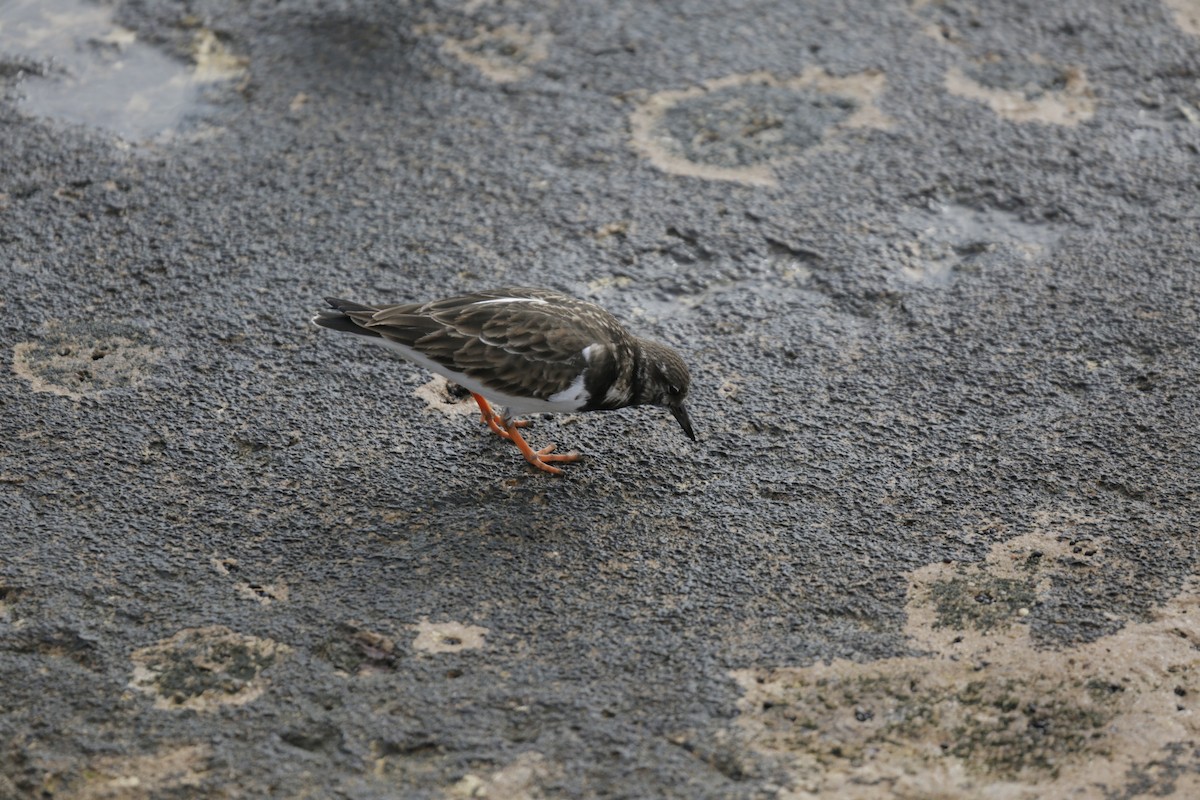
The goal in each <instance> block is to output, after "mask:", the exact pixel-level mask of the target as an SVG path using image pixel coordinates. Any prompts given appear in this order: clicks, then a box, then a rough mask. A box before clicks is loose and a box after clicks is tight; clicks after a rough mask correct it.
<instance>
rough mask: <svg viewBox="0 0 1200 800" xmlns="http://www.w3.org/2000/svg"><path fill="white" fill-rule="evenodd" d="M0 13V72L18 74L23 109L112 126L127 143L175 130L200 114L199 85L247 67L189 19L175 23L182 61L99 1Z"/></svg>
mask: <svg viewBox="0 0 1200 800" xmlns="http://www.w3.org/2000/svg"><path fill="white" fill-rule="evenodd" d="M0 16H3V19H4V24H3V25H2V26H0V53H3V54H5V55H4V57H3V58H4V60H3V61H2V62H0V77H2V76H3V75H5V74H11V75H13V76H15V77H18V78H20V79H21V83H20V86H19V89H20V94H21V100H20V106H21V107H22V108H24V109H25V110H26V111H28V112H29V113H30V114H33V115H35V116H39V117H46V118H51V119H57V120H62V121H64V122H68V123H75V124H85V125H92V126H95V127H99V128H105V129H108V130H112V131H114V132H115V133H117V134H118V135H120V136H121V137H123V138H125V139H127V140H129V141H135V142H136V141H143V140H147V139H153V138H155V137H157V136H161V135H166V134H170V133H172V132H174V131H176V130H177V129H179V128H180V127H181V126H182V125H183V124H185V122H186V120H187V119H188V118H189V117H192V116H197V115H202V114H203V113H204V111H205V109H206V106H207V102H206V98H205V95H204V92H205V89H206V87H209V86H212V85H214V84H221V83H229V82H232V81H235V80H237V79H238V78H240V77H242V76H243V75H244V74H245V72H246V66H247V61H246V59H245V58H242V57H240V56H237V55H234V54H233V53H231V52H230V50H229V48H228V47H227V45H226V44H225V43H224V42H223V41H222V40H221V39H220V37H219V36H218V35H217V33H215V32H214V31H211V30H208V29H205V28H203V27H201V26H200V25H199V22H198V20H196V19H194V18H184V19H182V20H181V21H180V25H181V26H185V27H191V28H194V32H193V34H192V44H191V47H190V48H189V49H190V56H191V58H192V61H193V64H192V65H191V66H188V65H187V64H185V63H182V62H180V61H177V60H176V59H174V58H172V57H170V56H169V55H167V54H165V53H163V52H161V51H160V50H158V49H157V48H155V47H152V46H150V45H147V44H145V43H143V42H141V41H139V39H138V35H137V33H136V32H135V31H132V30H130V29H128V28H125V27H122V26H121V25H118V24H116V23H115V22H114V21H113V18H112V9H111V8H109V7H107V6H104V5H96V4H92V3H86V2H81V0H0ZM6 65H7V66H8V68H5V66H6Z"/></svg>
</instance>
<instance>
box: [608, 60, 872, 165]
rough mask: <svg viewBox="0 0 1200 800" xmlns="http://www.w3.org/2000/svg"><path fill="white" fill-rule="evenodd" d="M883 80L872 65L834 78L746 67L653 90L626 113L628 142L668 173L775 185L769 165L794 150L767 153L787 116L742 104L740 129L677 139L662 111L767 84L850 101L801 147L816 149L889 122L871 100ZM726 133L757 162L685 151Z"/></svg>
mask: <svg viewBox="0 0 1200 800" xmlns="http://www.w3.org/2000/svg"><path fill="white" fill-rule="evenodd" d="M884 82H885V81H884V76H883V73H882V72H878V71H874V70H868V71H866V72H860V73H857V74H854V75H847V76H845V77H840V78H839V77H835V76H833V75H830V74H828V73H827V72H825V71H824V70H822V69H819V68H817V67H810V68H809V69H806V70H805V71H804V72H803V73H802V74H801V75H799V76H797V77H793V78H777V77H775V76H774V75H772V74H770V73H768V72H751V73H746V74H737V75H728V76H726V77H724V78H717V79H715V80H711V81H706V82H705V83H704V84H702V85H700V86H694V87H692V88H690V89H681V90H669V91H663V92H657V93H655V94H653V95H650V97H648V98H647V99H646V100H644V101H643V102H642V103H641V104H640V105H639V106H638V107H637V108H636V109H635V110H634V111H633V113H632V114H631V115H630V118H629V125H630V129H631V134H632V135H631V137H630V144H631V145H632V147H633V149H634V150H636V151H637V152H638V153H640V154H641V155H642V156H643V157H645V158H646V159H648V160H649V161H650V163H652V164H654V166H656V167H658V168H659V169H661V170H662V171H663V172H668V173H671V174H673V175H686V176H689V177H694V178H703V179H706V180H714V181H734V182H737V183H743V184H747V185H750V186H775V185H776V184H777V180H776V177H775V171H774V166H775V165H778V164H781V163H785V162H787V161H792V160H795V159H796V158H797V157H799V156H798V155H797V154H796V153H794V152H787V151H784V152H782V153H781V154H779V155H778V156H772V155H771V148H772V144H773V142H776V141H778V137H779V132H780V130H781V129H783V128H784V127H785V126H786V125H787V124H788V120H786V119H777V118H775V117H774V115H773V114H772V112H771V111H770V110H769V109H762V108H752V107H751V108H746V109H743V111H744V112H745V114H746V116H745V118H744V119H743V120H742V122H741V130H740V131H738V130H732V131H731V130H723V131H721V132H715V131H712V130H707V131H706V130H697V131H696V132H695V135H694V136H692V137H691V138H692V141H689V142H683V141H680V140H678V139H677V138H676V137H675V136H674V135H673V134H672V133H671V131H670V130H669V129H668V127H667V125H666V124H665V123H666V118H667V115H668V114H670V113H671V112H672V111H673V110H675V109H678V108H681V107H683V106H685V105H687V104H690V103H695V102H696V101H698V100H701V99H703V98H706V97H710V96H713V95H715V94H716V93H719V92H724V93H728V94H729V96H730V101H731V103H736V102H737V99H738V98H737V91H736V90H738V89H741V88H746V87H753V88H761V87H768V88H771V89H778V90H783V91H785V92H786V91H794V92H815V93H817V94H819V95H824V96H825V97H826V98H827V99H830V100H843V101H847V102H849V103H851V104H853V106H854V108H853V110H852V111H848V113H847V114H846V116H845V118H844V119H842V120H841V121H839V122H837V123H835V124H832V125H829V126H828V127H826V128H825V129H824V131H823V132H822V135H821V140H820V142H818V143H816V144H815V145H814V146H812V147H810V148H808V149H807V150H805V152H806V153H811V152H819V151H820V150H822V149H823V148H825V147H828V146H831V143H832V142H834V141H836V139H837V138H838V136H839V135H840V134H842V133H844V132H845V131H847V130H851V129H855V128H877V129H887V128H890V127H891V125H892V121H891V119H890V118H889V117H888V116H887V115H886V114H884V113H883V112H882V111H881V110H880V109H879V108H878V106H877V105H876V101H877V99H878V98H879V96H880V95H881V94H882V93H883V88H884ZM726 124H727V125H728V124H729V123H726ZM730 135H732V136H734V137H735V138H738V139H740V140H741V142H743V143H749V142H753V146H754V147H756V148H759V149H760V152H761V156H760V157H759V159H757V163H749V164H745V165H736V166H727V165H720V164H712V163H706V162H703V161H698V160H696V159H695V158H690V157H688V155H687V151H688V149H689V148H690V147H691V146H692V145H693V144H696V143H706V140H708V141H711V140H713V139H714V138H719V137H727V136H730ZM735 144H736V143H735Z"/></svg>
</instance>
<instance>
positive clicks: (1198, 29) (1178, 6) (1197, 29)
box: [1163, 0, 1200, 36]
mask: <svg viewBox="0 0 1200 800" xmlns="http://www.w3.org/2000/svg"><path fill="white" fill-rule="evenodd" d="M1163 5H1165V6H1166V7H1167V8H1169V9H1171V13H1172V14H1174V15H1175V24H1176V25H1177V26H1179V30H1181V31H1183V32H1184V33H1190V34H1191V35H1192V36H1200V0H1163Z"/></svg>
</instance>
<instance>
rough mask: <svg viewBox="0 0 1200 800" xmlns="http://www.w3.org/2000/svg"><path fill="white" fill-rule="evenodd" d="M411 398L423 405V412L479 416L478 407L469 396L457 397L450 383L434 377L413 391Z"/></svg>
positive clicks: (437, 376)
mask: <svg viewBox="0 0 1200 800" xmlns="http://www.w3.org/2000/svg"><path fill="white" fill-rule="evenodd" d="M413 397H415V398H417V399H418V400H421V401H422V402H424V403H425V406H426V408H425V412H426V413H428V412H430V411H437V412H440V413H442V414H447V415H450V416H467V415H471V414H473V415H475V416H479V405H478V404H477V403H476V402H475V399H474V398H473V397H471V395H470V394H463V395H461V396H459V395H458V394H456V393H455V391H454V389H453V387H452V385H451V383H450V381H448V380H446V379H445V378H443V377H442V376H441V375H434V376H433V377H432V378H431V379H430V380H429V382H428V383H423V384H421V385H420V386H418V387H417V388H416V389H414V390H413Z"/></svg>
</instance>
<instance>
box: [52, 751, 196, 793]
mask: <svg viewBox="0 0 1200 800" xmlns="http://www.w3.org/2000/svg"><path fill="white" fill-rule="evenodd" d="M211 759H212V748H211V747H209V746H208V745H187V746H184V747H174V748H168V749H164V750H159V751H158V752H155V753H150V754H147V755H140V756H98V757H96V758H93V759H91V760H90V761H89V762H88V765H87V770H86V771H85V773H84V777H83V779H82V780H81V781H80V782H79V783H78V784H72V785H71V786H70V796H71V797H74V798H77V799H78V800H143V798H152V797H164V796H176V795H178V796H185V795H186V794H187V793H186V791H184V790H187V789H194V788H196V787H198V786H200V785H201V784H202V783H203V782H204V780H205V779H206V778H207V777H208V774H209V772H210V767H209V762H210V760H211Z"/></svg>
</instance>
